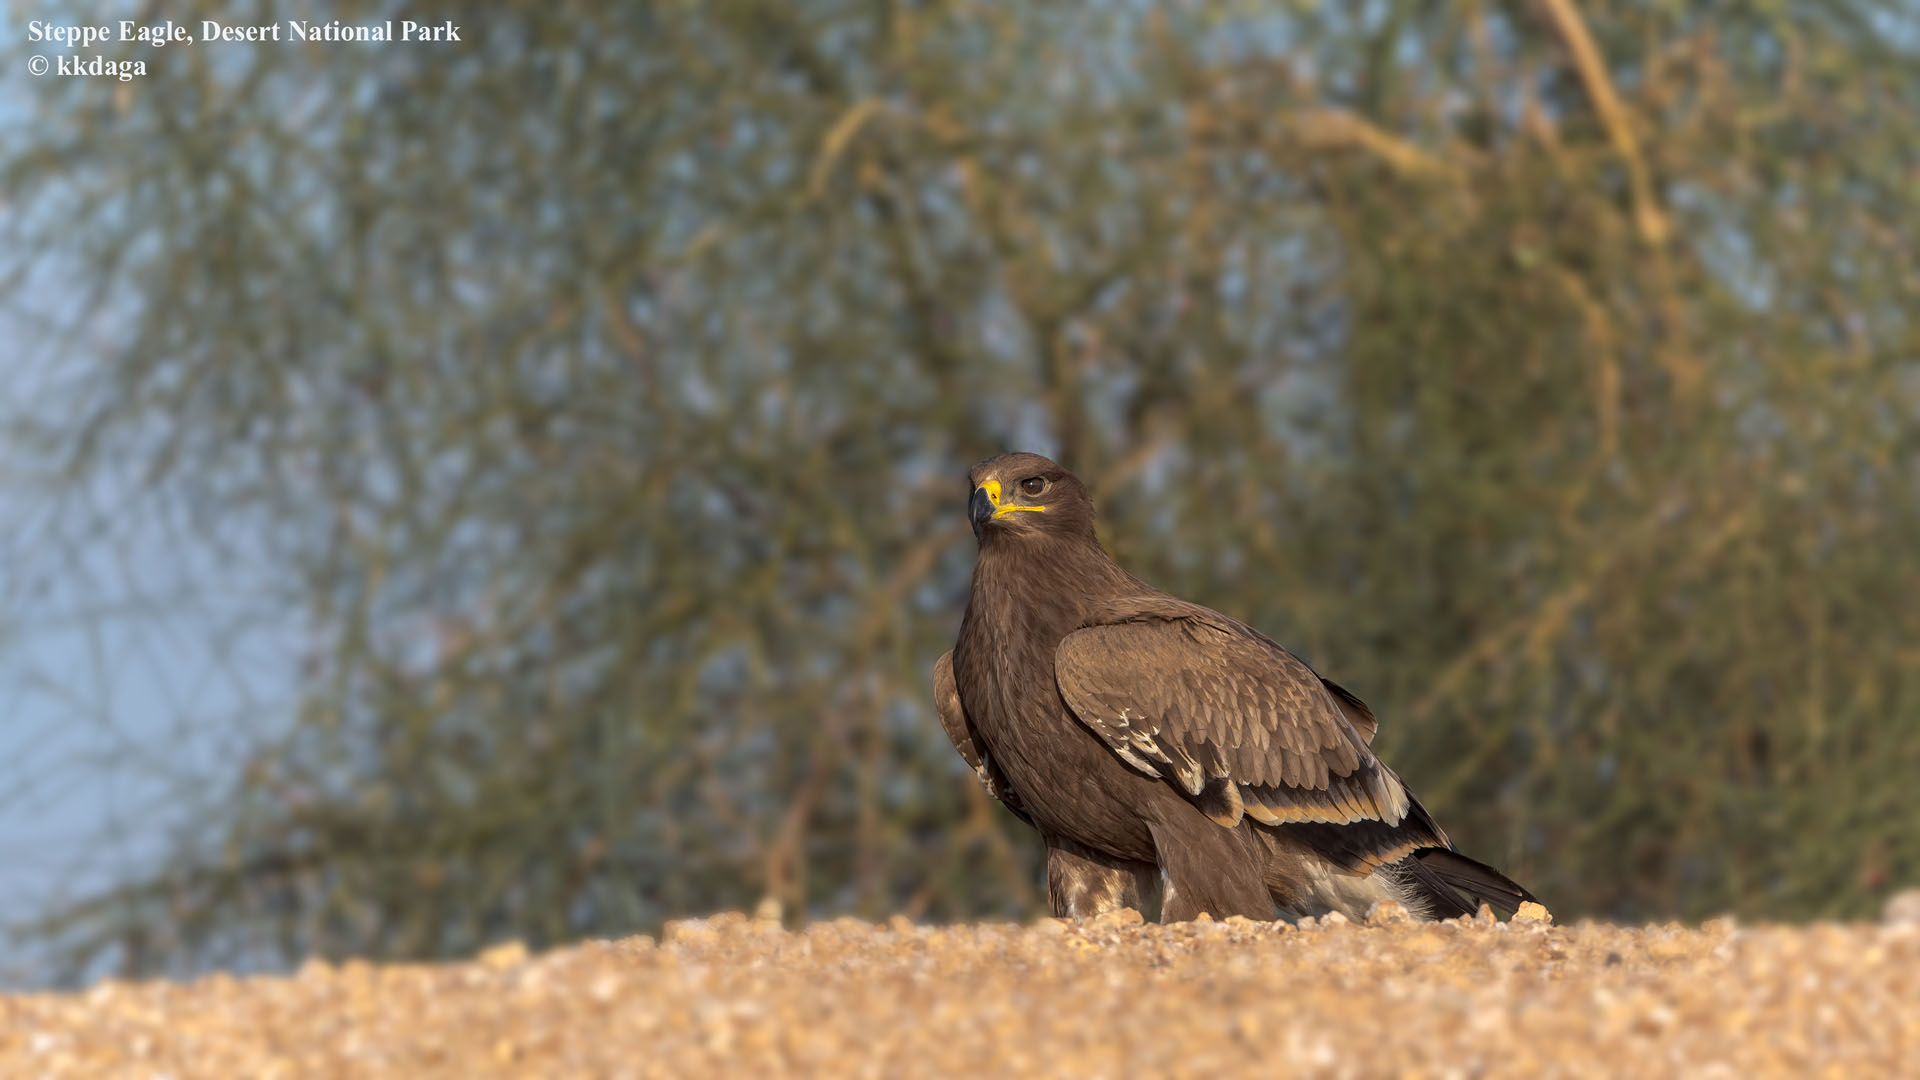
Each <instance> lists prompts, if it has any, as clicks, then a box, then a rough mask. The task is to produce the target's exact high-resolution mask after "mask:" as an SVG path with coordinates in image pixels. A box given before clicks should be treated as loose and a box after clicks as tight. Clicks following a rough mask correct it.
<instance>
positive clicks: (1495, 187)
mask: <svg viewBox="0 0 1920 1080" xmlns="http://www.w3.org/2000/svg"><path fill="white" fill-rule="evenodd" d="M385 10H386V9H384V8H376V7H375V6H373V5H364V4H340V5H335V6H334V7H333V8H332V9H331V10H330V11H329V12H328V15H327V17H337V18H339V19H341V20H343V21H346V22H355V21H360V20H371V19H375V18H381V17H384V13H385ZM1904 10H1905V9H1904V8H1903V7H1901V6H1900V5H1896V4H1877V3H1869V2H1849V0H1834V2H1831V3H1812V2H1807V3H1796V2H1786V3H1751V4H1713V5H1683V4H1674V3H1654V2H1644V3H1625V2H1611V3H1592V2H1590V3H1575V2H1573V0H1542V2H1540V3H1537V4H1514V3H1495V2H1463V3H1459V4H1449V5H1433V4H1420V3H1413V2H1395V3H1370V4H1364V5H1350V4H1341V3H1329V4H1324V5H1321V4H1272V5H1268V4H1252V3H1244V2H1231V0H1220V2H1212V3H1208V2H1195V3H1188V4H1178V5H1164V6H1162V5H1149V4H1142V3H1114V4H1099V5H1085V6H1082V5H1073V6H1066V5H1062V6H1057V7H1054V6H1040V5H1034V6H1030V7H1007V6H1003V5H982V4H975V3H970V2H964V0H953V2H926V3H905V2H895V3H871V2H863V3H850V2H832V0H823V2H818V3H811V2H810V3H800V4H795V3H789V2H785V0H722V2H717V3H711V4H672V3H655V4H644V5H616V4H599V3H586V2H575V3H560V4H553V5H520V6H514V7H511V8H507V7H498V6H476V7H474V8H473V9H471V10H470V12H469V14H468V15H467V16H466V18H465V19H464V20H460V21H464V22H466V23H467V24H468V25H469V26H470V27H471V28H472V29H473V31H474V32H472V33H471V34H469V35H467V41H466V42H465V43H463V44H462V45H460V46H450V47H406V46H389V47H373V48H366V47H346V46H337V47H317V46H294V45H282V46H277V47H250V46H224V47H214V46H195V47H192V48H177V49H170V50H168V51H166V52H165V53H162V54H156V55H155V56H153V57H151V58H149V67H150V69H151V70H152V72H153V73H152V74H151V75H150V76H149V77H148V79H147V80H146V81H144V82H142V83H140V84H138V85H137V86H135V87H132V88H128V87H127V86H124V85H122V84H117V83H110V84H95V83H90V82H87V81H84V80H74V81H68V82H65V83H59V84H49V85H44V86H43V85H41V84H36V87H35V88H36V90H37V91H39V92H40V97H39V99H38V102H37V107H38V109H39V115H38V118H37V119H36V121H35V122H34V123H33V124H32V125H30V126H27V125H22V126H20V127H18V128H17V129H16V130H14V131H13V132H11V134H10V135H9V137H8V141H7V144H6V147H5V150H4V155H5V161H6V162H7V164H6V166H5V172H4V178H5V188H6V190H8V191H11V192H13V193H14V196H13V197H14V200H15V209H14V213H13V214H12V215H11V223H10V225H9V226H8V228H9V231H10V235H9V236H8V245H7V247H6V248H5V250H6V251H7V252H9V253H10V254H9V255H7V256H6V257H7V259H8V260H9V265H8V266H7V267H6V272H7V273H9V274H11V275H12V278H11V279H10V280H13V281H16V282H17V281H19V280H22V279H23V278H24V277H25V276H27V275H31V274H34V273H46V272H48V267H65V268H70V270H71V272H72V273H74V274H76V275H78V278H77V279H78V280H79V281H81V282H82V283H83V284H84V285H85V286H86V287H87V288H89V289H91V290H93V292H92V294H90V296H91V298H92V299H93V302H92V303H90V304H89V305H88V311H89V315H88V317H87V318H88V320H89V321H88V326H89V328H90V329H91V331H92V332H93V333H94V334H95V335H97V336H103V337H104V338H106V343H105V346H104V347H103V349H102V350H101V354H100V356H99V357H98V359H97V361H96V367H95V368H93V369H91V370H90V375H89V377H88V378H87V379H85V380H84V381H69V382H67V383H65V384H63V386H62V387H61V388H60V389H58V390H57V391H52V392H49V394H48V395H46V397H47V399H48V400H46V401H44V402H42V403H41V404H40V405H39V407H38V408H37V409H36V410H35V411H34V412H33V413H32V414H31V415H27V416H23V417H20V418H19V424H18V425H17V429H16V432H15V435H16V438H17V439H18V440H19V441H20V443H21V445H23V446H25V447H28V448H30V450H31V452H33V453H35V454H37V455H39V457H40V460H42V461H45V462H48V463H52V464H54V465H57V466H58V467H59V468H60V469H62V470H63V472H62V474H61V475H64V476H69V477H72V478H74V482H75V483H76V484H78V483H82V482H84V479H85V478H86V477H89V476H91V475H94V474H96V473H98V472H99V471H101V470H105V469H110V468H120V467H124V466H125V465H126V464H127V463H128V462H137V463H138V464H139V467H140V469H141V473H142V475H143V476H145V477H146V478H148V479H149V480H150V481H151V483H152V484H153V485H154V490H155V491H157V492H159V493H160V497H163V498H165V499H167V500H171V501H173V502H174V503H176V504H177V505H180V506H184V507H188V508H190V509H191V511H192V513H193V514H194V515H195V516H196V518H197V520H198V521H199V522H201V529H202V530H203V532H204V538H205V540H206V542H209V543H213V542H218V543H222V544H227V545H231V546H234V547H238V548H245V549H254V548H258V549H260V550H263V551H264V552H265V553H266V557H267V558H268V559H269V560H270V562H271V564H272V565H274V566H276V567H280V568H282V569H281V571H280V572H281V573H282V574H283V575H284V580H285V581H286V582H288V583H289V592H290V593H291V595H292V596H294V597H295V598H296V599H294V601H293V602H295V603H297V605H298V610H300V611H301V612H302V615H303V618H304V619H305V620H306V621H307V625H308V626H309V627H310V631H309V634H310V657H309V661H308V663H307V666H306V667H305V669H304V671H303V672H301V673H300V687H301V699H302V703H301V705H300V709H299V715H298V718H297V723H295V724H293V725H292V729H291V735H290V736H288V737H287V738H285V739H276V740H272V741H269V742H266V743H265V744H263V745H262V746H261V747H260V748H259V749H258V751H257V753H256V754H255V756H254V757H253V759H252V761H251V763H250V764H249V766H248V767H247V768H246V769H244V770H243V771H242V773H241V775H239V776H236V777H231V778H225V779H226V780H227V781H229V782H231V784H232V791H231V798H230V800H229V801H228V802H227V803H226V806H227V809H226V810H225V812H224V813H223V814H222V815H221V816H220V818H219V820H218V821H217V822H214V823H211V824H212V826H213V827H214V828H215V833H214V834H213V836H212V838H211V839H207V838H205V837H188V838H186V839H184V840H183V841H182V844H181V849H180V851H179V852H178V855H177V858H176V859H174V860H173V861H172V863H171V864H170V866H169V867H168V868H167V869H166V870H165V871H164V872H161V873H158V874H156V875H154V876H153V877H151V878H149V879H146V880H136V881H130V882H128V883H126V884H125V885H124V886H123V887H121V888H119V889H116V890H114V891H112V892H110V893H108V894H104V895H102V896H100V897H98V898H97V899H96V900H95V901H93V902H91V903H88V904H83V905H80V906H77V907H75V908H73V909H71V910H69V911H65V912H61V913H57V914H55V915H54V916H53V917H50V918H49V919H47V920H46V921H44V922H43V923H41V924H39V925H38V927H37V930H38V932H39V933H41V934H44V935H48V936H51V937H52V938H53V939H54V940H55V941H56V942H57V943H59V945H60V946H61V948H62V949H64V950H65V953H66V955H68V956H69V957H70V958H72V960H73V962H74V965H75V967H74V970H76V971H78V970H81V969H82V967H83V966H84V965H85V964H86V963H87V962H88V961H89V960H90V959H93V958H96V957H98V956H100V955H102V954H103V953H112V952H113V951H114V950H116V949H120V950H121V955H122V957H123V959H124V960H125V961H126V962H127V963H129V964H130V965H132V966H134V967H137V968H145V969H155V970H187V969H192V968H195V967H199V966H204V965H208V964H218V963H231V962H235V960H236V958H237V957H241V956H254V957H258V956H260V955H262V954H265V955H266V956H268V957H271V958H278V959H279V960H282V961H285V960H290V959H291V958H293V957H296V956H299V955H302V954H305V953H309V952H318V953H323V954H342V953H372V954H382V955H405V956H432V955H448V954H456V953H461V952H466V951H469V950H471V949H472V948H474V947H475V946H476V945H477V944H479V943H481V942H483V941H485V940H487V939H489V938H493V937H497V936H501V935H508V934H511V935H517V936H521V937H524V938H527V939H528V940H530V941H533V942H536V943H545V942H551V941H555V940H560V939H564V938H567V937H571V936H577V935H582V934H606V933H614V932H620V931H626V930H630V929H635V928H641V927H645V926H647V925H649V924H651V923H654V922H655V921H657V920H659V919H660V918H662V917H664V916H667V915H670V914H673V913H676V912H688V911H697V910H701V909H707V908H713V907H724V906H741V905H747V904H751V903H752V902H753V901H754V900H755V899H756V898H758V897H759V896H761V895H772V896H775V897H778V898H780V899H782V900H784V901H786V902H787V903H788V904H789V906H790V908H792V909H804V910H805V911H807V912H814V913H818V912H828V911H840V910H850V911H855V912H860V913H864V914H868V915H877V914H880V913H883V912H886V911H891V910H896V909H904V910H906V911H908V912H909V913H912V914H914V915H917V916H924V917H930V918H941V919H946V918H960V917H965V916H977V915H1001V916H1009V915H1018V914H1023V913H1026V912H1028V911H1031V910H1032V909H1033V907H1034V904H1035V900H1036V889H1035V885H1036V875H1037V863H1036V862H1035V859H1034V853H1033V849H1032V847H1031V845H1030V844H1029V841H1028V839H1027V838H1026V837H1025V836H1023V835H1021V830H1020V829H1019V827H1018V826H1017V824H1015V823H1013V822H1012V819H1011V818H1009V817H1008V816H1006V815H1004V814H1003V813H1001V812H1000V811H998V810H997V809H996V808H994V807H992V806H990V805H988V804H987V803H986V802H985V801H984V800H983V797H982V796H981V795H980V794H979V793H977V792H976V791H975V790H974V787H973V785H972V784H971V782H970V781H968V780H967V779H966V778H965V777H964V776H963V775H962V773H961V769H960V768H959V763H958V760H957V759H956V758H955V757H954V755H953V754H952V752H951V750H950V748H948V747H947V746H946V745H945V744H944V742H943V741H942V740H941V737H940V735H939V733H938V731H937V728H936V726H935V725H934V723H933V721H932V718H931V716H930V713H929V709H928V705H927V689H926V681H927V671H928V668H929V665H930V663H931V661H932V659H933V657H934V656H936V655H937V654H938V652H939V651H940V650H941V649H943V648H944V647H945V643H946V642H948V641H949V640H950V639H951V636H952V632H953V629H954V626H955V622H956V616H957V605H958V602H959V599H960V597H961V596H962V590H963V582H964V580H965V575H966V572H967V566H968V563H969V558H970V544H969V543H968V541H967V534H966V530H965V526H964V522H963V520H962V506H963V501H964V494H965V493H964V492H963V491H961V490H960V486H961V481H960V479H959V478H960V476H961V474H962V471H963V470H964V468H965V467H966V465H968V464H970V463H971V462H972V461H974V460H976V459H977V458H979V457H982V456H985V455H987V454H989V453H992V452H996V451H998V450H1001V449H1005V448H1010V447H1024V448H1031V449H1037V450H1040V451H1042V452H1048V453H1052V454H1055V455H1057V456H1059V457H1061V458H1063V459H1064V460H1065V461H1066V462H1067V463H1069V464H1070V465H1071V466H1073V467H1074V468H1076V469H1077V470H1078V471H1080V472H1081V473H1082V474H1083V475H1085V476H1087V477H1089V478H1090V479H1091V480H1093V481H1094V482H1095V484H1096V486H1097V495H1098V496H1099V497H1101V498H1102V499H1103V500H1104V502H1103V506H1104V508H1105V510H1106V512H1107V524H1106V527H1105V534H1106V536H1107V538H1108V540H1109V542H1110V543H1111V544H1112V545H1113V546H1114V548H1115V549H1116V553H1117V554H1118V555H1119V556H1120V557H1121V558H1122V560H1123V561H1124V562H1126V563H1127V564H1129V565H1130V566H1131V567H1133V568H1134V569H1136V570H1137V571H1138V572H1140V573H1142V574H1143V576H1145V577H1147V578H1148V579H1149V580H1152V581H1154V582H1156V583H1158V584H1160V585H1162V586H1164V587H1167V588H1169V589H1172V590H1175V591H1178V592H1181V593H1183V594H1187V595H1191V596H1194V597H1195V598H1197V599H1201V600H1205V601H1207V602H1210V603H1213V604H1216V605H1217V606H1220V607H1222V608H1224V609H1225V610H1227V611H1229V612H1231V613H1233V614H1236V615H1239V616H1242V617H1244V618H1247V619H1249V620H1251V621H1253V622H1254V623H1256V624H1257V625H1259V626H1261V627H1262V628H1264V629H1266V630H1268V631H1269V632H1271V633H1273V634H1275V635H1276V636H1277V637H1279V638H1280V639H1281V640H1283V641H1285V642H1288V643H1291V644H1293V645H1295V646H1296V647H1298V648H1299V649H1301V650H1302V651H1303V652H1305V653H1306V654H1308V655H1309V656H1310V658H1311V659H1312V660H1313V661H1314V662H1315V663H1316V664H1317V665H1319V666H1320V667H1321V668H1322V670H1324V671H1326V672H1327V673H1328V674H1329V675H1331V676H1332V677H1335V678H1337V679H1339V680H1340V681H1341V682H1343V683H1345V684H1346V685H1348V686H1350V687H1352V688H1353V689H1355V690H1356V691H1357V692H1359V693H1360V694H1361V695H1362V696H1364V697H1365V698H1367V699H1368V700H1369V702H1370V703H1371V704H1372V705H1373V706H1374V707H1375V709H1376V711H1377V712H1378V713H1379V714H1380V715H1381V716H1382V717H1383V727H1382V731H1381V744H1382V746H1383V747H1384V748H1385V752H1386V754H1387V755H1388V756H1389V757H1390V758H1391V759H1392V760H1393V761H1395V762H1396V764H1397V765H1399V766H1400V767H1401V771H1402V773H1403V774H1404V775H1406V776H1407V778H1408V779H1409V781H1410V782H1411V783H1412V784H1413V785H1414V786H1415V787H1416V788H1418V789H1419V790H1420V791H1421V792H1422V794H1423V796H1424V797H1425V799H1426V801H1427V802H1428V803H1429V805H1431V806H1433V808H1434V809H1435V811H1436V812H1437V813H1439V814H1440V815H1441V816H1442V817H1443V818H1444V819H1445V820H1446V821H1447V822H1448V823H1449V825H1450V826H1452V827H1454V829H1455V832H1456V835H1457V836H1458V837H1459V838H1460V839H1461V840H1462V841H1463V843H1465V844H1466V845H1467V846H1469V847H1470V848H1471V849H1472V850H1474V851H1476V852H1481V853H1484V854H1485V855H1487V856H1488V857H1490V858H1493V859H1494V860H1496V861H1499V862H1501V863H1503V864H1504V865H1505V866H1506V867H1507V869H1509V870H1510V871H1511V872H1512V873H1513V874H1514V875H1515V876H1516V877H1518V878H1519V879H1521V880H1523V881H1525V882H1527V883H1528V884H1529V885H1531V886H1532V887H1533V888H1534V889H1535V890H1536V891H1537V892H1539V893H1540V894H1541V895H1542V896H1543V897H1546V898H1548V900H1549V901H1550V902H1552V903H1553V905H1554V906H1555V907H1556V908H1557V909H1559V910H1560V911H1562V912H1563V913H1565V914H1595V915H1607V916H1615V917H1622V918H1642V917H1649V916H1655V915H1665V914H1683V915H1700V914H1703V913H1707V912H1714V911H1721V910H1729V909H1730V910H1735V911H1740V912H1746V913H1752V914H1767V915H1777V916H1805V915H1811V914H1816V913H1825V914H1858V913H1862V912H1864V911H1867V910H1869V908H1870V907H1871V905H1872V904H1873V903H1875V902H1876V901H1877V898H1878V896H1879V895H1880V894H1881V893H1882V892H1883V891H1884V888H1885V887H1886V886H1888V885H1891V884H1897V883H1899V882H1901V881H1907V882H1911V881H1912V880H1913V879H1914V878H1916V877H1920V821H1917V820H1916V819H1915V817H1914V815H1912V814H1910V813H1902V809H1903V807H1904V805H1905V799H1904V795H1905V791H1904V786H1905V784H1906V782H1907V780H1906V776H1905V774H1906V773H1907V772H1910V771H1911V770H1912V769H1914V768H1916V767H1920V725H1916V724H1914V723H1912V722H1911V720H1910V719H1909V718H1910V717H1912V716H1913V715H1914V714H1915V713H1916V711H1920V605H1916V604H1914V603H1913V602H1912V597H1913V596H1915V595H1920V569H1916V566H1915V562H1914V560H1913V559H1912V558H1911V553H1912V552H1913V551H1915V550H1920V481H1917V480H1916V477H1920V469H1916V467H1915V466H1916V464H1917V463H1916V449H1917V447H1916V434H1915V433H1916V430H1920V429H1917V428H1916V424H1915V421H1916V407H1917V406H1920V375H1917V374H1916V372H1917V369H1916V367H1915V364H1914V361H1913V356H1914V346H1915V339H1916V335H1915V330H1914V328H1913V327H1912V326H1911V320H1910V318H1909V315H1908V312H1909V311H1912V310H1915V309H1916V307H1920V305H1916V293H1920V253H1916V250H1915V245H1914V244H1913V243H1912V233H1911V230H1910V228H1909V227H1907V226H1903V225H1902V224H1901V222H1902V221H1903V220H1904V219H1905V213H1904V211H1905V210H1906V208H1907V207H1908V206H1909V205H1910V204H1911V202H1912V200H1913V197H1914V195H1915V194H1916V184H1917V183H1920V132H1916V130H1915V129H1914V128H1913V126H1912V125H1911V124H1910V123H1909V122H1907V119H1906V118H1907V117H1910V116H1911V115H1912V110H1913V109H1914V108H1915V107H1916V106H1917V105H1920V65H1916V64H1915V57H1914V55H1913V52H1914V48H1913V47H1914V45H1915V43H1916V42H1920V35H1916V32H1915V27H1914V26H1913V25H1912V19H1911V16H1910V15H1908V14H1903V12H1904ZM171 14H172V17H174V18H177V19H186V18H191V19H193V20H196V21H197V20H198V19H199V18H201V17H203V15H204V16H207V17H215V18H219V19H221V20H223V21H231V22H244V21H248V20H265V19H269V18H272V17H275V16H276V15H277V14H278V12H277V10H276V9H273V8H271V7H270V6H269V7H267V8H262V9H259V10H258V11H255V10H254V9H252V8H247V9H245V10H233V9H228V8H224V7H219V6H212V5H203V7H202V8H200V9H196V10H194V11H192V12H177V13H171ZM458 18H459V17H457V16H456V19H458ZM262 602H263V603H277V602H284V601H282V600H281V598H279V597H269V598H263V599H262Z"/></svg>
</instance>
